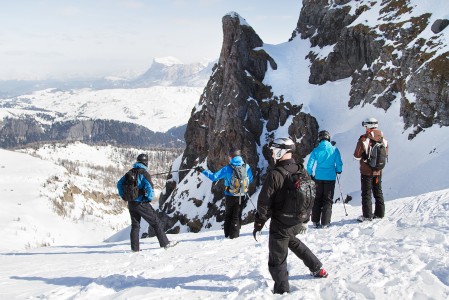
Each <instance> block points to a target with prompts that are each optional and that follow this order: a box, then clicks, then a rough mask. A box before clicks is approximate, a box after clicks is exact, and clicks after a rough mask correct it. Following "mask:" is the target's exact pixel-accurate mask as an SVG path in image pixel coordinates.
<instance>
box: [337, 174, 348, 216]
mask: <svg viewBox="0 0 449 300" xmlns="http://www.w3.org/2000/svg"><path fill="white" fill-rule="evenodd" d="M337 183H338V188H339V189H340V196H341V201H342V202H343V207H344V209H345V213H346V216H348V212H347V211H346V205H345V200H343V193H342V191H341V185H340V178H339V176H338V174H337Z"/></svg>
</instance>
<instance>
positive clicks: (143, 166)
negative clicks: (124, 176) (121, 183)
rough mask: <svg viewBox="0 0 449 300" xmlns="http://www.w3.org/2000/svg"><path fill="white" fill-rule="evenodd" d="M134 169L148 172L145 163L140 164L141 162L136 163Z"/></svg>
mask: <svg viewBox="0 0 449 300" xmlns="http://www.w3.org/2000/svg"><path fill="white" fill-rule="evenodd" d="M133 168H136V169H144V170H145V171H146V170H148V167H147V166H145V165H144V164H143V163H140V162H136V163H134V165H133Z"/></svg>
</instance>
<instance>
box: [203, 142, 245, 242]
mask: <svg viewBox="0 0 449 300" xmlns="http://www.w3.org/2000/svg"><path fill="white" fill-rule="evenodd" d="M195 170H196V171H198V172H200V173H202V174H203V175H205V176H206V177H207V178H209V179H210V180H212V181H218V180H220V179H224V185H225V191H224V194H225V220H224V228H223V229H224V235H225V237H226V238H228V237H229V238H230V239H234V238H237V237H239V235H240V224H241V219H242V200H245V199H246V196H247V193H246V191H247V187H248V185H249V184H250V183H251V182H252V181H253V173H252V172H251V168H250V167H249V165H248V164H245V162H244V161H243V158H242V157H241V151H240V150H238V149H235V148H233V149H231V150H230V151H229V165H226V166H224V167H223V168H221V169H220V170H218V171H217V172H215V173H212V172H211V171H209V170H205V169H204V168H203V167H201V166H199V167H196V168H195ZM239 170H240V171H239ZM236 171H237V172H240V173H241V174H242V180H243V181H245V182H246V183H245V184H246V189H245V192H242V191H241V192H236V191H235V184H234V182H235V178H236V177H235V176H236ZM233 174H234V177H233Z"/></svg>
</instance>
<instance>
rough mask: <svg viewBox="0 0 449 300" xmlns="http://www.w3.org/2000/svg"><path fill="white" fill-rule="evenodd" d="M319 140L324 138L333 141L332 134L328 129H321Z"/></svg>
mask: <svg viewBox="0 0 449 300" xmlns="http://www.w3.org/2000/svg"><path fill="white" fill-rule="evenodd" d="M318 140H319V141H320V142H321V141H322V140H327V141H329V142H330V141H331V135H330V134H329V132H327V131H326V130H321V131H320V132H318Z"/></svg>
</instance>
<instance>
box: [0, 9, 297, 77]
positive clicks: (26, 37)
mask: <svg viewBox="0 0 449 300" xmlns="http://www.w3.org/2000/svg"><path fill="white" fill-rule="evenodd" d="M1 2H2V3H1V5H0V7H1V9H0V80H6V79H46V78H75V77H86V76H87V77H99V76H106V75H122V74H128V73H131V74H139V73H141V72H143V71H144V70H146V69H147V68H148V67H149V65H150V64H151V61H152V59H153V58H155V57H164V56H174V57H176V58H178V59H180V60H181V61H183V62H185V63H191V62H197V61H201V60H203V59H216V58H218V56H219V54H220V49H221V43H222V38H223V34H222V24H221V18H222V17H223V16H224V15H225V14H226V13H228V12H230V11H236V12H237V13H239V14H240V15H241V16H242V17H243V18H245V19H246V21H247V22H248V23H249V24H250V25H251V26H252V27H253V28H254V30H255V31H256V32H257V33H258V34H259V36H260V37H261V38H262V40H263V41H264V42H265V43H268V44H279V43H282V42H285V41H287V40H288V38H289V37H290V36H291V33H292V31H293V30H294V28H295V26H296V23H297V21H298V17H299V12H300V9H301V6H302V4H301V1H300V0H282V1H272V0H244V1H243V0H146V1H145V0H80V1H67V0H18V1H4V0H3V1H1ZM276 3H280V4H276Z"/></svg>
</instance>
